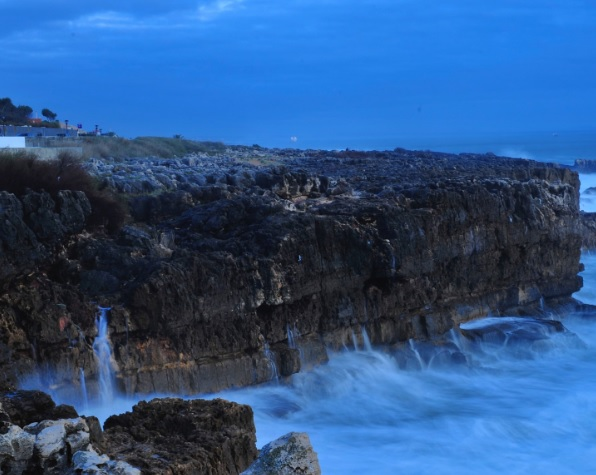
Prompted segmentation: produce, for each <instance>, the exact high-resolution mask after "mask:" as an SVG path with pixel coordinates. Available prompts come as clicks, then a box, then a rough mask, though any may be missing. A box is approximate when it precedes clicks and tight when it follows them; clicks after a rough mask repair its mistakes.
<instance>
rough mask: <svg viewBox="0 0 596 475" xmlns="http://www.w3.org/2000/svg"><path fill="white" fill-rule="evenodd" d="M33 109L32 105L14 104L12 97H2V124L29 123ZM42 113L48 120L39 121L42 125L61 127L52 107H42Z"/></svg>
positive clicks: (0, 119)
mask: <svg viewBox="0 0 596 475" xmlns="http://www.w3.org/2000/svg"><path fill="white" fill-rule="evenodd" d="M31 114H33V109H32V108H31V107H30V106H24V105H20V106H17V105H15V104H13V102H12V99H10V98H9V97H3V98H1V99H0V125H29V123H30V122H31ZM41 115H43V116H44V117H45V118H46V119H47V120H45V121H43V122H41V123H39V124H38V125H40V126H42V127H59V124H58V122H56V117H57V116H58V114H56V113H54V112H52V111H51V110H50V109H45V108H44V109H42V111H41Z"/></svg>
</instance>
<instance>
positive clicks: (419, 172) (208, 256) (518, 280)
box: [0, 148, 582, 394]
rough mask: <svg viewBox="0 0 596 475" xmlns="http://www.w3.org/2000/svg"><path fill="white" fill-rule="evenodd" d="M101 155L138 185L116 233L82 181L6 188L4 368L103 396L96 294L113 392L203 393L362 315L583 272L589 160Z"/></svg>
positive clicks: (419, 312)
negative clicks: (46, 188)
mask: <svg viewBox="0 0 596 475" xmlns="http://www.w3.org/2000/svg"><path fill="white" fill-rule="evenodd" d="M90 170H92V171H93V173H94V174H96V175H97V177H98V178H99V179H100V180H104V185H105V186H107V187H108V188H112V189H114V190H116V191H118V192H120V193H124V194H125V195H126V193H129V194H130V195H127V196H128V197H129V198H130V202H131V215H132V218H131V221H130V222H129V223H128V224H127V226H125V227H124V228H123V229H122V231H121V232H120V233H119V234H118V235H108V234H106V233H101V232H94V233H93V234H91V233H87V232H85V231H84V217H85V216H86V213H88V208H87V207H86V206H85V200H84V196H79V195H78V194H76V193H74V194H72V193H71V194H65V195H64V200H65V201H64V202H53V201H52V202H50V201H48V197H47V196H45V195H43V193H41V194H32V193H28V194H26V195H25V196H19V197H16V196H14V195H10V194H8V193H0V205H1V206H0V213H1V217H2V220H0V243H1V246H0V269H1V271H0V273H1V274H0V276H1V277H2V280H1V281H0V287H1V289H2V293H0V332H1V333H0V368H2V370H3V371H2V372H1V373H0V376H1V377H2V378H3V379H4V381H5V382H6V384H14V383H15V381H18V380H19V379H20V378H22V377H23V375H31V374H33V375H36V374H41V373H42V372H41V371H40V370H41V369H43V375H44V378H45V380H43V381H40V384H41V383H43V384H51V385H52V386H53V387H54V388H56V390H58V391H59V390H60V388H64V390H65V391H69V392H72V388H73V387H75V388H78V385H79V383H78V382H79V378H80V375H79V369H80V368H83V369H84V374H85V377H86V381H87V385H88V390H89V393H90V394H93V393H94V392H95V393H96V392H97V379H98V378H97V375H98V372H97V362H96V359H95V358H94V356H93V351H92V347H91V345H92V342H93V339H94V337H95V335H96V332H97V331H96V329H95V316H96V313H97V310H96V306H97V305H98V304H101V305H104V306H111V307H112V310H111V312H110V315H109V322H110V338H111V341H112V343H113V345H114V356H115V360H116V363H117V367H118V371H117V378H118V387H119V388H120V390H121V391H127V392H129V393H149V392H154V391H158V392H162V391H167V392H181V393H196V392H210V391H218V390H221V389H224V388H229V387H231V386H245V385H251V384H255V383H259V382H263V381H267V380H270V379H271V378H272V377H274V374H278V375H279V376H280V377H284V376H287V375H289V374H292V373H293V372H296V371H298V370H300V368H301V367H302V365H310V364H316V363H318V362H321V361H325V359H326V357H327V354H326V348H329V347H330V348H339V347H341V346H342V344H343V343H344V342H347V341H351V338H352V336H351V335H352V333H353V332H354V333H355V334H356V337H357V338H358V339H361V340H362V339H363V335H362V332H363V329H365V330H366V332H367V333H368V336H369V337H370V340H371V341H372V343H373V344H375V343H384V344H393V343H397V342H402V341H407V340H408V339H410V338H414V339H418V340H426V339H433V338H435V337H436V336H438V335H441V334H443V333H445V332H446V331H448V330H449V329H450V328H452V327H453V326H454V325H456V324H458V323H459V322H462V321H466V320H469V319H471V318H475V317H478V316H482V315H486V314H488V313H489V312H495V311H503V310H506V309H507V310H512V309H513V311H514V310H515V309H516V308H520V307H523V306H527V305H533V304H536V303H537V302H539V301H540V299H545V300H547V301H550V302H556V301H557V300H564V299H567V298H569V297H570V295H571V294H572V293H573V292H575V291H576V290H578V288H579V287H580V285H581V278H580V277H578V275H577V273H578V271H579V257H580V246H581V239H582V236H581V230H580V226H579V210H578V190H579V182H578V176H577V174H576V173H574V172H572V171H570V170H568V169H566V168H560V167H557V166H555V165H549V164H544V163H537V162H533V161H529V160H511V159H502V158H499V157H495V156H494V155H469V154H467V155H448V154H440V153H431V152H411V151H406V150H395V151H390V152H356V151H342V152H328V151H289V150H265V149H261V148H252V149H251V148H234V149H229V150H228V151H227V152H226V154H224V155H222V156H209V157H208V156H193V157H186V158H184V159H170V160H157V159H135V160H129V161H126V160H125V161H119V162H116V161H110V160H99V159H95V160H93V161H92V162H90ZM143 177H145V178H143ZM58 201H59V200H58ZM48 229H51V230H52V232H48ZM274 370H275V371H274ZM48 379H49V381H48Z"/></svg>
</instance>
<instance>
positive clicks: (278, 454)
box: [242, 432, 321, 475]
mask: <svg viewBox="0 0 596 475" xmlns="http://www.w3.org/2000/svg"><path fill="white" fill-rule="evenodd" d="M298 474H300V475H321V467H320V466H319V459H318V457H317V454H316V452H315V451H314V450H313V447H312V445H311V443H310V438H309V437H308V434H306V433H304V432H290V433H289V434H286V435H284V436H282V437H280V438H279V439H276V440H274V441H273V442H270V443H268V444H267V445H265V446H264V447H263V448H262V449H261V451H260V453H259V458H257V460H255V461H254V463H253V464H252V465H251V466H250V467H249V468H248V469H247V470H246V471H244V472H242V475H298Z"/></svg>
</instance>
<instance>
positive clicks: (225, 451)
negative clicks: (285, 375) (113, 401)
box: [104, 398, 257, 475]
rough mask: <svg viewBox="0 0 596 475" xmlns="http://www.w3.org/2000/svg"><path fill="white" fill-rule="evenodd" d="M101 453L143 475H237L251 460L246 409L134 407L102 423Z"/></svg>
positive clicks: (194, 403)
mask: <svg viewBox="0 0 596 475" xmlns="http://www.w3.org/2000/svg"><path fill="white" fill-rule="evenodd" d="M104 429H105V430H104V435H105V446H106V453H107V454H108V455H110V456H111V457H112V458H115V459H118V460H122V461H126V462H128V463H130V464H132V465H133V466H136V467H139V468H140V469H141V470H142V471H143V473H176V474H180V475H183V474H195V473H209V474H212V475H224V474H226V475H227V474H238V473H240V472H241V471H243V470H244V469H245V468H247V467H248V466H249V465H250V463H251V462H252V461H253V460H254V459H255V458H256V455H257V449H256V445H255V442H256V435H255V427H254V422H253V416H252V409H251V408H250V407H249V406H244V405H240V404H236V403H232V402H227V401H223V400H221V399H214V400H212V401H205V400H190V401H184V400H182V399H175V398H167V399H154V400H152V401H150V402H144V401H142V402H140V403H139V404H137V405H136V406H134V408H133V410H132V412H127V413H125V414H121V415H116V416H111V417H110V418H108V419H107V420H106V422H105V424H104Z"/></svg>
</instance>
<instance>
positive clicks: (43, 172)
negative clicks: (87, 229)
mask: <svg viewBox="0 0 596 475" xmlns="http://www.w3.org/2000/svg"><path fill="white" fill-rule="evenodd" d="M0 190H3V191H7V192H9V193H13V194H15V195H17V196H18V197H20V196H22V195H24V194H25V192H26V191H27V190H33V191H37V192H41V191H45V192H47V193H49V194H50V196H51V197H52V198H53V199H55V198H56V197H57V196H58V192H59V191H62V190H72V191H82V192H84V193H85V195H86V196H87V199H88V200H89V202H90V203H91V208H92V213H91V216H90V219H89V224H90V226H91V227H92V228H97V227H98V226H105V228H106V229H107V230H108V231H109V232H115V231H117V230H118V229H120V227H121V226H122V224H123V223H124V221H125V219H126V216H127V207H126V205H125V204H124V203H122V201H120V200H118V199H117V198H116V197H115V196H113V195H112V194H111V193H109V192H108V191H106V190H101V189H100V187H99V186H98V183H97V180H96V179H94V178H93V177H92V176H91V175H89V173H88V172H87V171H86V170H85V169H84V168H83V166H82V163H81V161H80V160H78V159H77V158H75V157H74V156H73V155H71V154H69V153H67V152H62V153H60V154H59V155H58V158H57V159H56V160H39V159H38V158H37V157H36V156H35V155H33V154H30V153H27V152H17V153H11V152H8V151H0Z"/></svg>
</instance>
